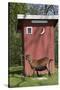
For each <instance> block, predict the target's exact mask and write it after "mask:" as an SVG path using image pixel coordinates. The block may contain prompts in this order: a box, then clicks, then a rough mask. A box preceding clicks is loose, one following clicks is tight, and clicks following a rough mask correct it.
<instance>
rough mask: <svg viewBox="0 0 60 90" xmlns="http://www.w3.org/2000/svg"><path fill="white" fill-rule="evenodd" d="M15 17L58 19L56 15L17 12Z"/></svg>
mask: <svg viewBox="0 0 60 90" xmlns="http://www.w3.org/2000/svg"><path fill="white" fill-rule="evenodd" d="M17 19H58V15H24V14H17Z"/></svg>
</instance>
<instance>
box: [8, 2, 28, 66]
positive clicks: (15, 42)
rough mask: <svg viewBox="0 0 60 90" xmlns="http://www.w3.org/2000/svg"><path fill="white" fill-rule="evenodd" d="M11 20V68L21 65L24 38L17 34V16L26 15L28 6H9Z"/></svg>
mask: <svg viewBox="0 0 60 90" xmlns="http://www.w3.org/2000/svg"><path fill="white" fill-rule="evenodd" d="M8 10H9V12H8V18H9V22H8V23H9V24H8V25H9V27H8V28H9V66H14V65H15V64H19V65H20V63H21V62H20V58H21V57H20V54H22V36H21V33H17V32H16V31H17V14H18V13H21V14H25V13H26V11H27V7H26V4H19V3H9V4H8Z"/></svg>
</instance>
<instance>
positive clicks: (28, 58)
mask: <svg viewBox="0 0 60 90" xmlns="http://www.w3.org/2000/svg"><path fill="white" fill-rule="evenodd" d="M26 60H28V61H29V62H31V61H32V57H31V55H29V54H27V55H26Z"/></svg>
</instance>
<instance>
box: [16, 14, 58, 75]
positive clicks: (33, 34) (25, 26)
mask: <svg viewBox="0 0 60 90" xmlns="http://www.w3.org/2000/svg"><path fill="white" fill-rule="evenodd" d="M17 19H18V22H19V24H18V28H19V30H20V31H21V32H22V38H23V55H24V57H25V55H27V54H29V55H31V56H32V58H33V59H35V60H38V59H40V58H43V57H46V56H47V57H49V59H50V60H51V62H50V67H49V68H50V71H51V73H54V61H55V59H54V28H55V25H56V23H57V21H58V16H57V15H49V16H48V15H21V14H18V15H17ZM23 60H24V62H23V63H24V64H23V65H24V73H25V74H26V75H32V69H31V66H30V64H29V62H28V61H27V60H25V58H23ZM40 73H47V71H46V70H45V71H43V72H40Z"/></svg>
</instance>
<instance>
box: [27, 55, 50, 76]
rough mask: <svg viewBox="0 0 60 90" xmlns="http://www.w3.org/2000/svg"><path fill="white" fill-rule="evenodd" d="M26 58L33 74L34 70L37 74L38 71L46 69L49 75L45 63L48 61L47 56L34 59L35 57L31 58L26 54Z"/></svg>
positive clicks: (47, 63)
mask: <svg viewBox="0 0 60 90" xmlns="http://www.w3.org/2000/svg"><path fill="white" fill-rule="evenodd" d="M26 60H28V62H29V64H30V66H31V68H32V69H33V74H34V72H35V71H36V72H37V75H39V74H38V71H42V70H45V69H46V70H47V71H48V75H51V74H50V70H49V69H48V67H47V65H49V63H50V61H49V58H48V57H44V58H41V59H38V60H36V59H32V58H31V56H30V55H26Z"/></svg>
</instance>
